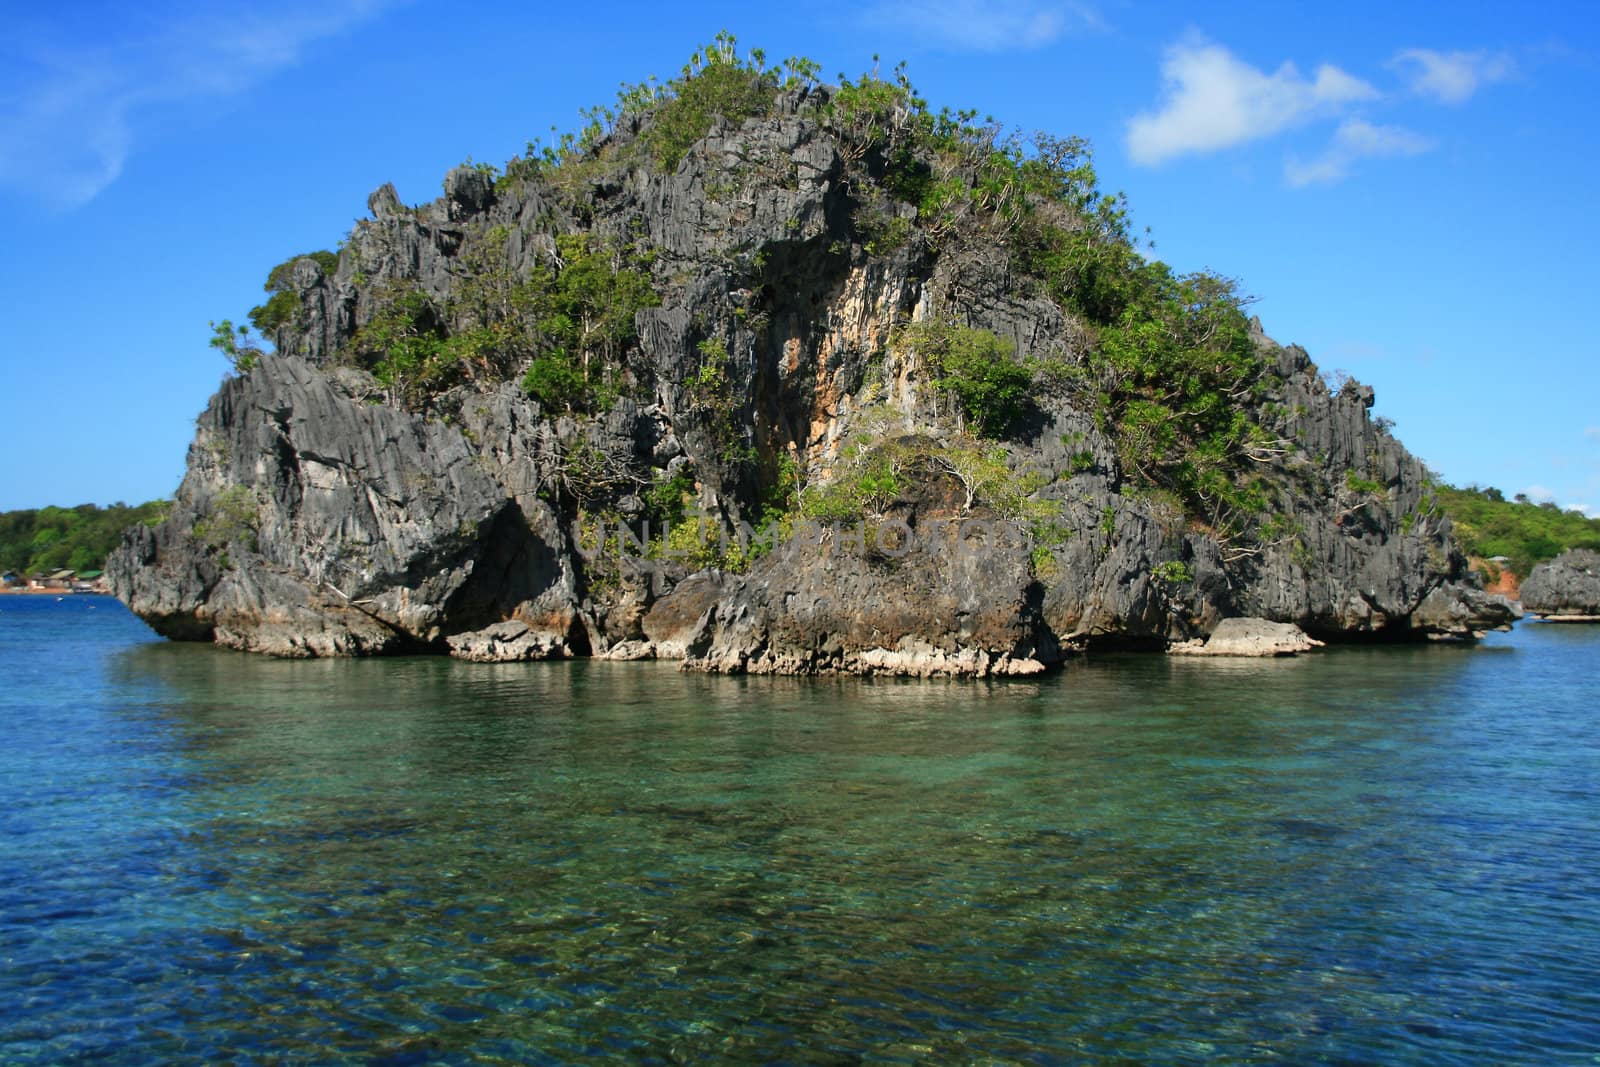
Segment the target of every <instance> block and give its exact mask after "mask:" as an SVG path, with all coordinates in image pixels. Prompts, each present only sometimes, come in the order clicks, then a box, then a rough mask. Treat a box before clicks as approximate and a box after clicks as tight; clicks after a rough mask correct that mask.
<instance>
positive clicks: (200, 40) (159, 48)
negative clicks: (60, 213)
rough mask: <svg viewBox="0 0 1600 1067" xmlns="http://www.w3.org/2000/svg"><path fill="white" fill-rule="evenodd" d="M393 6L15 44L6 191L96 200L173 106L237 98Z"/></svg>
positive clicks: (55, 200)
mask: <svg viewBox="0 0 1600 1067" xmlns="http://www.w3.org/2000/svg"><path fill="white" fill-rule="evenodd" d="M388 2H389V0H324V2H322V3H311V2H309V0H291V2H289V3H279V4H277V5H275V6H273V7H271V8H263V7H257V8H254V9H251V10H244V9H242V8H238V7H235V8H230V9H223V10H222V11H213V12H208V13H205V14H197V15H189V16H186V17H182V18H175V19H169V20H167V21H156V20H150V19H147V20H145V21H142V22H137V23H135V22H133V21H131V20H130V24H129V26H128V28H127V29H126V30H124V31H123V32H122V33H121V34H120V35H119V34H102V36H101V38H100V39H99V40H98V41H96V42H95V43H93V44H84V43H81V42H74V43H72V44H68V45H63V44H61V43H59V42H55V41H50V40H48V39H45V38H43V37H38V38H36V39H29V40H18V39H16V38H13V40H11V41H10V42H9V44H8V46H7V51H8V52H11V53H13V54H14V58H13V61H12V62H11V63H9V64H8V65H9V66H10V72H9V74H8V75H6V76H5V78H4V83H3V84H0V97H3V98H4V99H5V101H6V108H5V111H4V113H0V185H4V186H9V187H11V188H14V189H20V190H22V191H24V192H27V193H29V194H31V195H34V196H37V197H39V198H40V199H42V200H44V201H45V202H46V203H49V204H51V205H52V206H54V207H57V208H72V207H77V206H79V205H81V204H84V203H86V202H88V201H89V200H91V199H93V198H94V197H95V196H96V195H98V194H99V193H100V192H101V191H102V190H104V189H105V188H106V187H107V186H109V185H110V184H111V183H112V182H114V181H116V180H117V177H118V176H119V175H120V174H121V173H122V168H123V166H124V165H125V164H126V162H127V160H128V157H129V155H130V154H132V153H133V152H134V151H135V149H136V148H137V144H138V140H139V137H140V135H141V133H142V132H143V131H145V130H147V129H149V128H151V127H153V126H156V125H158V124H159V123H160V122H161V121H162V116H163V110H164V109H165V108H170V107H173V106H176V105H179V104H182V103H185V102H190V101H194V100H202V99H207V98H216V97H221V96H227V95H230V94H233V93H238V92H242V91H244V90H246V89H248V88H250V87H251V86H253V85H257V84H259V83H260V82H262V81H263V80H265V79H266V78H268V77H270V76H271V75H272V74H274V73H276V72H278V71H280V70H283V69H285V68H288V67H291V66H293V65H294V64H296V63H297V62H299V61H300V58H301V56H302V55H303V54H304V51H305V49H306V47H307V46H308V45H310V44H312V43H313V42H315V41H318V40H321V39H323V38H327V37H331V36H334V35H336V34H339V33H341V32H344V31H346V30H348V29H350V28H351V27H353V26H355V25H357V24H358V23H361V22H363V21H365V20H367V19H369V18H371V17H372V16H374V15H375V14H377V13H378V12H379V11H380V10H382V9H383V8H384V7H386V6H388Z"/></svg>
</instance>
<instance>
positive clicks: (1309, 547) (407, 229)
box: [108, 37, 1514, 676]
mask: <svg viewBox="0 0 1600 1067" xmlns="http://www.w3.org/2000/svg"><path fill="white" fill-rule="evenodd" d="M816 75H817V69H816V66H815V64H812V63H809V62H808V61H805V60H789V61H786V62H784V63H782V64H778V65H775V66H773V65H768V64H767V63H766V61H765V59H764V57H763V56H761V55H760V53H752V54H751V55H750V56H748V57H741V56H740V55H739V54H738V52H737V51H736V49H735V47H734V44H733V42H732V40H731V39H730V38H726V37H722V38H719V39H718V40H717V41H716V42H715V43H714V44H712V45H710V46H708V47H707V48H706V49H705V50H704V51H703V52H702V53H700V54H698V55H697V56H695V57H694V60H693V61H692V62H691V64H690V66H689V67H687V68H685V70H684V71H683V73H682V75H681V76H679V77H678V78H675V79H673V80H671V81H670V82H668V83H666V84H664V85H660V86H657V85H654V84H651V85H646V86H635V87H633V88H631V89H628V90H625V91H624V93H623V94H622V97H621V99H620V100H619V102H618V105H617V106H616V107H615V108H613V109H603V110H601V111H598V112H596V113H594V121H593V122H592V124H591V125H590V126H589V127H588V128H587V129H586V130H584V131H583V132H582V134H581V135H579V136H576V137H569V138H566V139H564V140H563V141H562V142H561V143H560V144H558V145H554V146H549V147H545V148H540V147H539V146H537V145H530V146H529V150H528V153H527V154H526V155H525V156H522V157H519V158H517V159H514V160H512V161H511V162H510V163H509V164H508V165H507V166H506V167H505V168H504V170H503V171H502V170H500V169H498V168H492V167H487V166H482V165H476V166H474V165H467V166H462V167H458V168H457V169H455V170H452V171H451V172H450V173H449V174H448V175H447V176H446V177H445V180H444V190H443V195H442V196H441V197H439V198H438V199H437V200H434V201H432V202H431V203H427V204H423V205H421V206H418V207H409V206H406V205H405V204H403V203H401V201H400V198H399V197H398V195H397V194H396V192H395V190H394V189H393V188H392V187H390V186H384V187H382V188H380V189H379V190H378V191H377V192H375V193H374V194H373V195H372V196H371V198H370V199H369V203H368V207H369V209H370V216H371V217H370V218H366V219H364V220H362V221H361V222H359V223H358V224H357V225H356V227H355V229H354V231H353V232H352V233H351V234H350V235H349V236H348V238H347V240H346V241H345V243H344V244H343V246H342V248H341V249H340V251H339V252H338V254H337V255H334V254H331V253H326V252H322V253H315V254H312V255H308V256H304V257H295V258H292V259H290V260H288V261H287V262H285V263H283V264H281V265H279V266H278V267H277V268H275V269H274V270H273V271H272V272H271V274H270V276H269V278H268V281H267V291H268V293H269V298H268V299H267V301H266V302H265V303H264V304H263V305H262V306H261V307H258V308H256V309H255V310H254V311H253V312H252V313H251V317H252V320H253V321H254V322H255V324H256V325H257V327H258V328H260V329H261V331H262V332H263V333H264V334H265V335H267V336H268V337H269V338H270V340H271V342H272V346H271V347H272V351H271V352H270V353H267V352H262V351H259V350H257V349H256V348H254V347H253V346H252V345H251V343H250V342H249V340H248V339H247V337H246V336H244V335H241V334H238V333H236V332H235V331H234V329H233V327H232V325H231V324H229V323H224V324H223V327H222V329H221V330H220V331H219V334H218V340H217V341H216V342H215V343H216V344H217V345H218V347H221V348H222V349H223V350H224V351H225V352H227V353H228V354H229V355H230V356H232V357H233V358H234V360H235V363H236V366H237V367H238V369H239V373H238V374H237V375H236V376H233V377H230V378H229V379H227V380H226V381H225V382H224V383H223V385H222V388H221V389H220V390H219V392H218V393H217V394H216V395H215V397H214V398H213V399H212V401H211V403H210V405H209V406H208V408H207V409H206V411H205V412H204V414H203V415H202V416H201V417H200V419H199V422H198V427H197V433H196V436H195V440H194V443H193V445H192V446H191V448H190V450H189V457H188V471H187V474H186V475H185V477H184V480H183V483H182V486H181V488H180V489H179V491H178V493H177V496H176V500H175V502H174V505H173V508H172V512H171V514H170V516H169V517H168V518H167V519H166V521H165V522H164V523H162V524H161V525H160V526H158V527H155V528H146V527H136V528H134V529H133V530H131V531H130V532H129V533H128V534H127V535H126V538H125V540H124V542H123V544H122V545H121V547H120V548H119V549H118V550H117V551H116V552H115V553H114V555H113V557H112V558H111V560H110V561H109V563H108V571H109V574H110V576H111V581H112V583H113V588H114V589H115V591H116V593H117V594H118V595H119V596H120V597H121V598H122V599H123V600H125V601H126V602H127V603H128V605H129V606H130V607H131V608H132V609H133V610H134V611H135V612H136V613H137V614H138V615H139V616H140V617H141V618H143V619H145V620H146V621H147V622H148V623H149V624H150V625H151V626H152V627H154V628H155V629H156V630H157V631H158V632H159V633H162V634H164V635H166V636H168V637H171V638H174V639H180V640H196V641H215V642H217V643H218V644H222V645H226V646H229V647H233V648H239V649H246V650H251V651H257V652H265V653H270V654H274V655H282V656H327V655H368V654H382V653H410V652H439V653H449V654H452V655H456V656H460V657H464V658H468V659H475V660H518V659H537V658H552V657H570V656H604V657H610V658H622V659H634V658H648V657H661V658H673V659H681V660H682V661H683V662H684V664H685V665H686V666H689V667H692V668H698V669H703V670H709V671H724V672H741V671H751V672H784V673H814V672H858V673H900V674H918V675H929V674H958V675H975V676H985V675H1017V674H1031V673H1035V672H1038V671H1041V670H1044V669H1046V668H1048V667H1049V666H1051V665H1052V664H1055V663H1058V662H1060V661H1061V660H1062V659H1063V658H1064V657H1066V656H1068V655H1070V654H1071V653H1072V652H1073V651H1074V650H1076V649H1082V648H1085V647H1088V646H1091V645H1095V644H1119V645H1133V646H1141V647H1150V648H1164V647H1167V646H1168V645H1172V644H1177V643H1182V642H1188V641H1191V640H1193V639H1196V638H1203V637H1205V636H1207V635H1209V634H1210V633H1212V631H1214V630H1215V629H1216V628H1217V626H1218V624H1219V623H1221V622H1222V621H1223V620H1226V619H1232V618H1239V617H1257V618H1261V619H1265V620H1271V621H1275V622H1281V623H1293V624H1295V625H1297V626H1299V627H1300V628H1301V629H1302V630H1304V631H1305V632H1306V633H1307V634H1310V635H1312V636H1313V637H1314V638H1316V639H1318V640H1321V641H1338V640H1350V639H1385V640H1387V639H1395V640H1407V639H1417V638H1423V637H1440V636H1444V637H1465V638H1470V637H1471V636H1473V635H1474V634H1479V633H1481V632H1482V631H1483V630H1485V629H1487V628H1490V627H1494V626H1500V625H1504V624H1506V623H1508V622H1509V621H1510V620H1511V619H1512V618H1513V617H1514V608H1513V606H1512V605H1511V604H1509V603H1508V602H1507V601H1505V600H1504V599H1503V598H1498V597H1491V596H1489V595H1487V594H1485V593H1483V592H1482V591H1481V589H1479V588H1478V587H1477V585H1476V583H1475V581H1474V579H1473V577H1472V576H1471V575H1470V574H1469V572H1468V569H1467V566H1466V561H1465V560H1464V558H1463V557H1462V555H1461V553H1460V552H1459V551H1458V550H1457V548H1456V546H1455V545H1454V543H1453V542H1452V539H1451V534H1450V524H1449V521H1448V519H1446V518H1445V517H1444V515H1443V512H1442V510H1441V509H1440V508H1439V506H1438V504H1437V501H1436V500H1435V499H1434V495H1433V491H1432V488H1431V483H1430V480H1429V475H1428V473H1427V471H1426V470H1425V469H1424V467H1423V465H1422V464H1421V463H1420V462H1419V461H1418V460H1417V459H1415V458H1414V457H1412V456H1411V455H1410V454H1409V453H1408V452H1407V451H1406V450H1405V448H1404V447H1402V445H1401V444H1400V443H1399V442H1398V441H1397V440H1395V439H1394V437H1393V436H1391V434H1390V433H1389V432H1388V429H1387V428H1386V427H1385V426H1384V425H1383V424H1382V423H1381V420H1380V421H1376V422H1375V421H1374V420H1373V419H1372V418H1371V417H1370V413H1369V409H1370V407H1371V406H1372V402H1373V393H1372V390H1371V389H1370V388H1367V387H1365V386H1362V385H1360V384H1358V383H1356V382H1353V381H1346V382H1342V383H1339V385H1338V387H1337V388H1330V386H1329V384H1328V383H1326V382H1325V381H1324V379H1323V377H1322V376H1321V375H1320V374H1319V372H1318V369H1317V368H1316V366H1315V365H1314V364H1313V363H1312V361H1311V359H1310V357H1309V356H1308V354H1307V353H1306V352H1305V351H1304V350H1302V349H1300V348H1299V347H1296V346H1294V345H1288V346H1284V345H1279V344H1277V343H1275V342H1274V341H1272V340H1271V339H1270V338H1268V337H1267V336H1266V335H1265V333H1264V332H1263V331H1262V328H1261V326H1260V324H1259V322H1257V321H1255V320H1254V319H1251V318H1249V317H1248V316H1247V314H1246V311H1245V307H1246V302H1245V301H1244V300H1243V299H1241V297H1240V296H1239V294H1238V291H1237V288H1236V286H1235V285H1234V284H1233V283H1232V282H1231V281H1230V280H1229V279H1226V278H1222V277H1219V276H1216V275H1212V274H1206V273H1202V274H1193V275H1179V274H1175V273H1174V272H1173V271H1171V270H1170V269H1169V268H1167V267H1166V266H1165V265H1164V264H1161V263H1159V262H1154V261H1152V260H1150V259H1148V258H1146V256H1145V255H1143V254H1142V253H1141V251H1140V248H1139V246H1138V244H1137V242H1136V241H1135V239H1134V237H1133V233H1132V228H1131V226H1130V224H1129V221H1128V217H1127V211H1126V205H1125V204H1124V202H1123V201H1122V199H1121V197H1120V196H1114V195H1109V194H1106V193H1104V192H1102V191H1101V190H1100V189H1099V188H1098V186H1097V183H1096V178H1095V174H1094V170H1093V166H1092V162H1091V160H1090V157H1089V154H1088V150H1087V146H1086V145H1085V144H1084V143H1083V142H1081V141H1079V140H1076V139H1057V138H1053V137H1048V136H1044V135H1040V136H1036V137H1034V138H1033V139H1031V140H1028V141H1022V140H1019V139H1016V138H1007V137H1005V136H1003V135H1002V134H1001V132H1000V131H999V130H998V129H997V128H996V127H994V126H993V125H988V124H979V123H977V122H976V121H975V117H974V116H973V115H971V114H968V113H951V112H949V111H941V112H935V111H933V110H931V109H930V108H929V107H928V105H927V104H926V103H925V102H924V101H923V100H921V99H920V98H919V97H918V96H917V95H916V93H915V91H914V89H913V88H912V87H911V85H910V84H909V82H907V81H906V80H905V78H904V76H903V75H902V74H900V73H899V72H896V74H895V75H894V76H892V77H890V78H888V79H884V78H880V77H878V76H877V75H876V74H871V75H867V76H864V77H863V78H861V79H860V80H859V81H854V82H852V81H849V80H844V81H842V82H841V83H840V84H837V85H828V84H822V83H821V82H820V81H819V80H818V78H817V76H816Z"/></svg>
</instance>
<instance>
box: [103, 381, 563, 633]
mask: <svg viewBox="0 0 1600 1067" xmlns="http://www.w3.org/2000/svg"><path fill="white" fill-rule="evenodd" d="M371 386H372V383H371V381H370V379H366V378H365V376H363V375H360V374H358V373H356V372H353V371H348V370H346V371H342V372H340V373H338V374H329V373H325V372H324V371H321V370H319V369H317V368H315V367H312V366H310V365H308V364H306V363H305V362H303V361H301V360H298V359H294V358H292V357H278V358H273V359H269V360H266V361H265V362H263V363H262V364H261V365H260V366H259V367H257V368H256V369H255V370H254V371H252V372H251V373H250V374H249V375H247V376H244V377H240V378H234V379H231V380H230V381H228V382H227V383H225V384H224V386H223V388H222V390H221V391H220V392H219V393H218V394H217V395H216V396H215V397H214V398H213V399H212V402H211V405H210V406H209V407H208V408H207V409H206V412H205V414H203V415H202V416H201V417H200V420H199V424H198V432H197V433H196V437H195V442H194V444H193V445H192V446H191V447H190V450H189V471H188V474H187V475H186V476H185V477H184V481H183V485H182V486H181V487H180V489H179V491H178V494H177V498H176V501H175V506H174V508H173V511H172V514H171V516H170V517H169V519H168V520H167V521H166V522H165V523H164V524H162V525H161V526H160V527H158V528H156V529H154V530H151V529H146V528H142V527H141V528H136V529H134V530H132V531H130V532H129V535H128V537H127V538H126V540H125V542H124V544H123V545H122V547H121V548H120V549H118V550H117V552H116V553H115V554H114V555H113V557H112V560H111V562H110V565H109V567H108V570H109V571H110V574H111V581H112V588H113V589H114V591H115V592H116V593H117V595H118V596H119V597H121V598H122V599H123V600H125V601H126V602H127V603H128V604H129V605H130V606H132V607H133V608H134V610H135V611H137V612H138V613H139V615H140V617H142V618H143V619H145V621H146V622H148V623H150V625H151V626H152V627H154V628H155V629H156V631H157V632H158V633H161V634H164V635H166V636H168V637H173V638H177V639H187V640H205V639H211V640H215V641H216V642H217V643H218V644H222V645H227V646H229V647H233V648H241V649H246V650H249V651H255V652H269V653H272V654H275V655H283V656H325V655H360V654H366V653H382V652H407V651H419V650H425V649H443V648H444V647H446V642H447V641H449V642H453V643H456V644H459V645H461V646H462V647H477V645H476V644H474V642H473V641H472V640H471V639H470V637H469V635H470V633H471V632H472V631H475V630H479V629H482V628H485V627H493V626H494V625H495V624H497V623H502V622H505V621H506V620H511V619H514V620H516V621H517V622H518V623H522V624H526V626H527V627H528V629H529V631H530V632H532V633H534V634H535V635H536V641H537V643H538V647H540V648H541V649H543V650H545V651H546V654H557V655H566V654H573V653H575V652H586V651H587V646H586V645H585V644H584V643H583V642H584V635H585V634H586V632H587V631H586V630H585V628H584V625H583V623H582V620H581V618H580V609H579V603H578V587H577V575H576V573H575V572H574V570H573V567H572V560H571V553H570V551H569V550H568V549H567V548H566V546H565V542H564V541H563V535H562V531H561V526H560V523H559V521H558V519H557V516H556V515H555V513H554V512H553V511H552V510H551V509H550V507H549V506H548V505H546V504H544V503H543V502H542V501H539V500H538V499H537V498H534V497H532V496H531V495H526V496H524V495H521V494H519V493H518V492H516V489H517V487H518V480H517V478H518V475H519V474H520V473H521V471H520V469H519V464H518V462H517V460H518V459H519V458H521V457H520V456H519V455H517V454H516V453H515V451H514V450H510V451H508V452H506V453H505V454H504V458H505V462H504V463H503V464H501V465H498V466H497V465H495V464H493V463H491V462H489V461H487V460H486V458H485V457H484V455H483V454H482V453H480V452H477V451H475V450H473V449H472V447H471V446H470V445H469V443H468V441H467V438H466V437H465V436H464V435H463V434H462V433H461V431H460V430H457V429H454V428H451V427H448V426H445V425H444V424H442V423H440V422H436V421H428V420H424V419H422V418H419V417H417V416H414V415H411V414H409V413H407V412H404V411H401V410H398V409H396V408H393V407H389V406H386V405H382V404H368V403H365V402H364V401H363V400H362V399H360V394H361V393H362V392H365V391H368V390H370V388H371ZM353 390H354V391H353ZM492 400H493V397H488V398H486V403H485V405H484V415H483V418H484V420H485V421H486V422H492V421H493V419H494V411H493V407H492ZM502 431H503V432H502V433H501V434H500V435H499V436H500V439H501V440H503V441H507V442H515V441H516V440H517V437H516V434H515V433H514V432H512V431H511V430H510V429H509V428H504V427H502ZM524 645H526V642H524ZM511 647H512V648H513V649H514V650H515V651H517V652H521V651H522V650H523V646H517V645H513V646H511Z"/></svg>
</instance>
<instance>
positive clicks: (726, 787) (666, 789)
mask: <svg viewBox="0 0 1600 1067" xmlns="http://www.w3.org/2000/svg"><path fill="white" fill-rule="evenodd" d="M1597 653H1600V627H1568V628H1561V627H1556V626H1548V625H1543V626H1541V625H1536V624H1534V625H1529V624H1524V625H1523V626H1521V627H1520V628H1519V629H1518V631H1517V632H1516V633H1514V634H1510V635H1495V636H1493V637H1492V638H1491V639H1490V640H1489V642H1487V647H1485V648H1480V649H1477V650H1462V649H1456V648H1441V647H1431V646H1428V647H1405V648H1343V649H1333V650H1329V651H1328V652H1326V653H1322V654H1318V655H1315V656H1311V657H1304V658H1301V659H1297V660H1294V661H1276V662H1269V663H1259V662H1249V661H1244V662H1230V661H1204V660H1189V661H1183V660H1169V659H1164V658H1162V657H1158V656H1097V657H1093V658H1091V659H1089V660H1087V661H1084V662H1080V663H1076V664H1074V665H1072V666H1071V667H1069V668H1068V669H1066V670H1065V671H1063V672H1061V673H1059V674H1057V675H1054V676H1052V677H1049V678H1047V679H1045V680H1042V681H1037V682H1011V683H1006V684H983V683H914V682H883V681H876V682H874V681H860V680H820V681H819V680H793V679H765V678H758V679H727V678H709V677H703V676H698V675H686V674H682V673H679V672H678V671H676V670H675V669H673V667H672V666H670V665H654V664H605V663H587V662H581V663H567V664H528V665H494V666H485V665H473V664H463V663H455V662H451V661H448V660H442V659H401V660H387V661H359V662H340V661H308V662H280V661H272V660H267V659H261V658H256V657H251V656H246V655H241V654H235V653H228V652H224V651H219V650H216V649H213V648H209V647H193V646H180V645H172V644H166V643H162V642H159V641H155V640H153V639H152V638H151V637H150V635H149V632H148V631H147V630H145V629H144V628H143V627H142V626H141V625H140V624H139V623H138V622H136V621H135V620H133V619H132V618H131V616H129V615H128V614H127V613H126V612H125V611H124V610H123V609H122V608H121V607H120V606H119V605H117V604H116V603H115V602H114V601H110V600H106V599H103V598H92V597H74V598H69V599H67V600H64V601H59V602H58V601H55V600H53V599H39V598H26V599H25V598H19V597H10V598H5V599H4V600H0V669H3V670H4V675H5V678H6V685H5V687H4V689H3V690H0V1062H4V1063H8V1064H11V1063H16V1064H45V1063H51V1064H54V1063H69V1062H74V1061H84V1062H91V1061H92V1062H95V1063H108V1064H135V1063H141V1064H142V1063H152V1062H162V1063H196V1064H198V1063H223V1062H231V1063H241V1064H246V1063H324V1062H354V1063H372V1064H409V1063H419V1064H420V1063H429V1064H436V1063H437V1064H454V1063H495V1062H503V1063H572V1062H604V1061H608V1060H610V1061H615V1062H626V1063H708V1062H751V1063H765V1062H789V1063H853V1062H860V1061H861V1060H863V1059H865V1060H868V1061H871V1062H882V1063H966V1062H973V1063H1051V1064H1053V1063H1072V1062H1129V1063H1134V1062H1137V1063H1152V1064H1160V1063H1171V1064H1177V1063H1202V1062H1245V1063H1248V1062H1258V1061H1259V1062H1288V1063H1374V1062H1382V1063H1390V1064H1394V1063H1417V1064H1452V1063H1461V1064H1467V1063H1474V1064H1476V1063H1484V1062H1496V1063H1529V1064H1535V1063H1539V1064H1543V1063H1559V1062H1570V1063H1593V1062H1600V1060H1597V1059H1596V1054H1597V1053H1600V983H1596V981H1595V975H1596V974H1600V837H1597V835H1596V830H1597V829H1600V826H1597V823H1600V730H1597V728H1596V727H1597V725H1600V724H1597V718H1600V683H1597V681H1596V678H1595V675H1594V667H1595V664H1596V663H1597V661H1600V660H1597Z"/></svg>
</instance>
